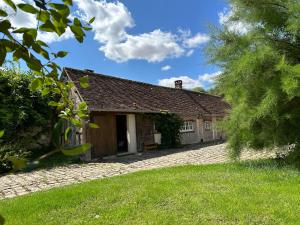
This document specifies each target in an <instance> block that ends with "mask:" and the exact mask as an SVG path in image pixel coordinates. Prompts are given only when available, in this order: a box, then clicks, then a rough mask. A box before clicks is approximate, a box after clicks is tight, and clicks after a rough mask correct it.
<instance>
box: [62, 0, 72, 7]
mask: <svg viewBox="0 0 300 225" xmlns="http://www.w3.org/2000/svg"><path fill="white" fill-rule="evenodd" d="M63 3H65V4H66V5H69V6H72V5H73V2H72V0H63Z"/></svg>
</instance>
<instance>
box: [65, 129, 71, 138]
mask: <svg viewBox="0 0 300 225" xmlns="http://www.w3.org/2000/svg"><path fill="white" fill-rule="evenodd" d="M71 131H72V128H71V127H68V128H67V129H66V130H65V141H67V140H68V139H69V136H70V134H71Z"/></svg>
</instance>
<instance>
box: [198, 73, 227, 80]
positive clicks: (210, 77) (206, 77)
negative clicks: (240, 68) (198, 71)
mask: <svg viewBox="0 0 300 225" xmlns="http://www.w3.org/2000/svg"><path fill="white" fill-rule="evenodd" d="M221 74H222V72H221V71H217V72H215V73H205V74H203V75H200V76H199V80H201V81H203V82H208V83H214V82H215V80H216V79H217V78H218V76H220V75H221Z"/></svg>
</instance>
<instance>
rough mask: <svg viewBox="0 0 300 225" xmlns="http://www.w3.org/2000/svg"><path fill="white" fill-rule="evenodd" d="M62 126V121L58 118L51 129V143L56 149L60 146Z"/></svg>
mask: <svg viewBox="0 0 300 225" xmlns="http://www.w3.org/2000/svg"><path fill="white" fill-rule="evenodd" d="M63 125H64V119H61V118H60V119H59V120H58V121H57V122H56V123H55V124H54V126H53V129H52V143H53V144H54V146H56V147H58V146H60V139H61V133H62V128H63Z"/></svg>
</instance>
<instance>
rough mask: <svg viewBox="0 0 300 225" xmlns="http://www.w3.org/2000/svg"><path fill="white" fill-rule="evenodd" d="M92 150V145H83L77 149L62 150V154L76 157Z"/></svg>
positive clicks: (76, 147)
mask: <svg viewBox="0 0 300 225" xmlns="http://www.w3.org/2000/svg"><path fill="white" fill-rule="evenodd" d="M90 148H91V144H82V145H78V146H75V147H69V148H65V149H63V150H62V153H63V154H65V155H67V156H75V155H81V154H84V153H86V152H87V151H88V150H89V149H90Z"/></svg>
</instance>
